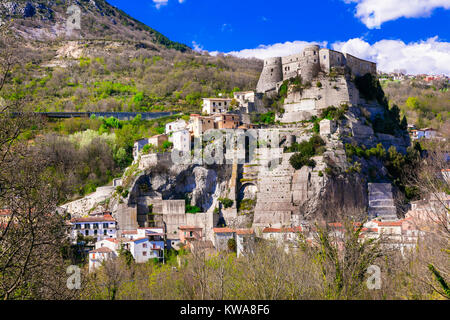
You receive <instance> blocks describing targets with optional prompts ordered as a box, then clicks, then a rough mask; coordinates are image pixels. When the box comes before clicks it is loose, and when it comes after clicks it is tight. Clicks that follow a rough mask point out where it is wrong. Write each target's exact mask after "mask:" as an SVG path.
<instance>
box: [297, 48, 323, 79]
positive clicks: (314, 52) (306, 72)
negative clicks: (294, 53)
mask: <svg viewBox="0 0 450 320" xmlns="http://www.w3.org/2000/svg"><path fill="white" fill-rule="evenodd" d="M319 50H320V47H319V46H318V45H310V46H307V47H305V49H304V50H303V55H302V59H301V61H300V66H301V76H302V80H303V81H311V80H312V79H313V78H314V77H316V76H317V75H318V73H319V71H320V59H319Z"/></svg>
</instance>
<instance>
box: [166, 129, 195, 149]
mask: <svg viewBox="0 0 450 320" xmlns="http://www.w3.org/2000/svg"><path fill="white" fill-rule="evenodd" d="M169 141H170V142H172V143H173V150H178V151H184V152H190V151H191V133H190V132H189V131H188V130H187V129H183V130H179V131H174V132H172V135H171V136H170V137H169Z"/></svg>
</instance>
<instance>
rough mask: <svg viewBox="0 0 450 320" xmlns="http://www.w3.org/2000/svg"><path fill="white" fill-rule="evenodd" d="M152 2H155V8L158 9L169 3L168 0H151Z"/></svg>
mask: <svg viewBox="0 0 450 320" xmlns="http://www.w3.org/2000/svg"><path fill="white" fill-rule="evenodd" d="M153 3H154V4H155V7H156V9H159V8H161V7H162V6H165V5H167V4H168V3H169V0H153Z"/></svg>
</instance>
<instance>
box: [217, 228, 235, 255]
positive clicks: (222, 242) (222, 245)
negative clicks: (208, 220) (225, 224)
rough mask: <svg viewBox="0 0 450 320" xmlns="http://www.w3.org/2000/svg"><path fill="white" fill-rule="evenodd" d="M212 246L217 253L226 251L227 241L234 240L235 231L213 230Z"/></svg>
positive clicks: (226, 229) (225, 229)
mask: <svg viewBox="0 0 450 320" xmlns="http://www.w3.org/2000/svg"><path fill="white" fill-rule="evenodd" d="M213 232H214V246H215V247H216V250H218V251H226V250H228V241H229V240H231V239H235V234H236V231H234V230H233V229H230V228H213Z"/></svg>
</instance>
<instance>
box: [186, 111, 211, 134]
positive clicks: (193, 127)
mask: <svg viewBox="0 0 450 320" xmlns="http://www.w3.org/2000/svg"><path fill="white" fill-rule="evenodd" d="M189 127H190V131H191V132H192V135H193V136H194V137H195V138H199V137H200V136H201V135H202V134H203V133H205V132H206V131H208V130H210V129H214V128H215V126H214V117H212V116H210V117H204V116H201V115H198V114H191V118H190V123H189Z"/></svg>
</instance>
